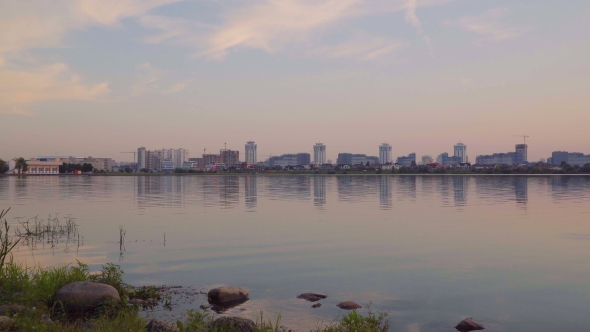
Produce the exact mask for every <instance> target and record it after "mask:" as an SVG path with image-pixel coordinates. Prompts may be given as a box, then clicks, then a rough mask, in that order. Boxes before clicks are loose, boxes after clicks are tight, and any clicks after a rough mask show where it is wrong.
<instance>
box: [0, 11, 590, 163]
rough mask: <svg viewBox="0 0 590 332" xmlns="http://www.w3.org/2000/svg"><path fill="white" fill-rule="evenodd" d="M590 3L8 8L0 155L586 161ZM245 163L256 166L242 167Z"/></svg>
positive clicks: (3, 14) (3, 18)
mask: <svg viewBox="0 0 590 332" xmlns="http://www.w3.org/2000/svg"><path fill="white" fill-rule="evenodd" d="M589 124H590V1H588V0H568V1H555V0H528V1H518V0H399V1H398V0H217V1H215V0H209V1H208V0H186V1H181V0H117V1H114V0H113V1H111V0H83V1H59V0H55V1H49V0H0V134H1V135H2V138H1V140H0V142H1V143H0V158H2V159H5V160H7V159H12V158H14V157H18V156H23V157H25V158H31V157H35V156H38V155H65V156H70V155H72V156H93V157H111V158H114V159H116V160H131V159H132V158H133V156H132V155H126V154H120V153H119V152H121V151H134V150H136V149H137V148H138V147H140V146H145V147H146V148H148V149H162V148H179V147H182V148H186V149H189V150H190V156H191V157H196V156H199V155H200V154H201V153H202V152H203V149H204V148H207V151H208V152H212V151H216V150H219V149H222V148H223V147H224V143H225V142H227V147H228V148H231V149H238V150H240V154H241V155H243V151H244V144H245V143H246V141H248V140H254V141H256V143H257V144H258V159H259V160H262V159H265V158H266V157H267V156H268V155H270V154H273V155H279V154H283V153H296V152H310V153H311V152H312V146H313V144H314V143H316V142H319V141H321V142H323V143H324V144H326V145H327V154H328V159H332V160H334V161H335V160H336V156H337V154H338V153H339V152H352V153H366V154H369V155H378V146H379V144H381V143H383V142H388V143H390V144H391V145H392V146H393V156H394V157H396V156H401V155H407V154H408V153H411V152H416V153H417V155H418V157H420V156H422V155H425V154H429V155H432V156H433V157H436V156H437V155H438V154H440V153H442V152H449V153H451V154H452V153H453V145H454V144H455V143H457V142H463V143H465V144H466V145H467V152H468V155H469V159H470V161H472V162H474V161H475V156H476V155H479V154H491V153H493V152H508V151H513V150H514V145H515V144H517V143H521V142H522V137H521V138H519V137H516V135H523V134H527V135H529V136H530V137H529V138H528V139H527V143H528V144H529V160H530V161H532V160H538V159H539V158H546V157H548V156H550V154H551V152H552V151H554V150H567V151H571V152H573V151H579V152H584V153H590V144H589V143H590V130H589V129H588V127H589ZM242 159H243V157H242Z"/></svg>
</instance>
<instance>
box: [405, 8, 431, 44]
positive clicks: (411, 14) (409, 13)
mask: <svg viewBox="0 0 590 332" xmlns="http://www.w3.org/2000/svg"><path fill="white" fill-rule="evenodd" d="M417 5H418V0H407V2H406V22H408V23H410V24H411V25H412V26H413V27H414V28H416V30H417V31H418V34H419V35H420V37H421V38H422V40H423V41H424V44H426V46H427V47H428V50H429V52H430V54H431V55H434V47H433V46H432V40H431V39H430V37H429V36H428V35H427V34H426V33H425V32H424V28H423V27H422V22H420V19H419V18H418V15H416V6H417Z"/></svg>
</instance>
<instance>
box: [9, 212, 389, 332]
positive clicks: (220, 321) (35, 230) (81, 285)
mask: <svg viewBox="0 0 590 332" xmlns="http://www.w3.org/2000/svg"><path fill="white" fill-rule="evenodd" d="M9 211H10V209H7V210H2V211H0V330H1V331H14V332H16V331H48V332H74V331H97V332H115V331H148V332H156V331H158V332H172V331H177V332H234V331H235V332H289V331H295V330H291V329H290V328H297V327H290V328H287V327H284V326H282V325H281V316H280V315H278V316H277V317H276V319H268V318H265V315H264V313H263V312H260V313H259V315H258V316H257V317H252V318H253V320H251V319H245V318H238V317H230V316H216V315H215V314H214V313H213V312H212V311H210V309H213V310H215V311H217V310H216V306H217V308H219V306H222V307H223V305H224V304H228V305H229V306H235V305H236V303H235V302H232V301H233V300H235V298H234V296H242V297H244V298H242V299H240V302H239V304H241V303H243V302H245V301H247V300H248V299H249V292H248V291H247V290H244V289H242V288H238V287H220V288H216V289H212V290H210V291H209V293H208V295H207V296H208V299H209V302H210V303H211V305H212V307H211V308H209V306H201V307H200V310H196V309H195V310H188V311H187V312H186V315H184V317H186V318H185V319H184V320H183V321H180V320H178V321H175V322H164V321H161V320H157V319H149V318H146V317H143V316H142V315H141V312H142V310H144V309H150V308H154V307H155V306H158V305H160V306H162V307H164V308H167V309H168V310H172V307H173V303H172V300H171V295H170V294H171V292H172V291H171V289H175V288H182V287H180V286H160V287H158V286H140V287H133V286H130V285H128V284H126V283H124V282H123V276H124V272H123V271H122V270H121V268H120V266H118V265H115V264H112V263H106V264H105V265H102V269H101V270H100V271H94V272H91V271H90V269H89V267H88V265H86V264H84V263H82V262H80V261H77V262H76V263H74V264H69V265H65V266H57V267H48V268H41V267H39V266H33V267H29V266H25V265H23V264H22V263H18V262H15V261H14V259H13V256H12V254H11V250H12V249H13V248H14V247H15V246H16V245H18V244H19V243H21V241H24V242H26V241H27V236H32V237H41V236H44V237H45V238H47V237H49V238H52V237H56V236H68V238H70V237H71V236H69V234H70V233H73V234H75V235H76V236H77V234H78V233H77V229H76V227H77V226H76V225H75V224H72V222H71V220H68V221H66V225H65V226H64V227H65V228H64V227H62V226H60V224H59V221H58V220H55V219H51V220H48V222H47V224H46V225H45V224H43V223H41V222H35V223H34V224H32V225H31V224H28V223H23V222H19V223H20V225H21V227H25V225H28V226H32V227H25V230H24V231H22V230H20V229H17V230H16V231H14V232H13V233H14V235H11V231H10V224H9V222H8V221H7V219H6V216H7V214H8V212H9ZM51 225H53V226H51ZM17 227H18V226H17ZM74 237H75V236H74ZM66 243H67V241H66ZM26 245H28V244H26ZM228 289H229V291H227V290H228ZM232 289H237V290H239V293H237V295H236V293H234V294H232V292H231V290H232ZM212 293H214V294H216V295H215V296H213V295H212ZM244 293H245V295H244ZM303 295H309V294H303ZM303 295H301V296H303ZM312 295H313V294H312ZM220 296H221V298H219V297H220ZM224 296H225V299H224V298H223V297H224ZM317 296H319V298H313V299H308V301H312V302H315V301H318V300H320V299H321V298H322V297H321V296H322V295H317ZM323 298H325V296H323ZM217 300H221V301H222V302H217ZM226 300H228V301H229V302H224V301H226ZM350 303H352V304H354V305H355V306H353V307H350V308H345V309H351V311H349V312H348V313H347V314H345V315H343V316H342V317H340V319H338V320H336V321H334V322H332V323H329V324H327V325H323V326H320V324H319V323H318V327H317V328H316V329H313V330H311V331H312V332H348V331H350V332H353V331H355V332H356V331H358V332H385V331H388V329H389V320H388V319H387V314H385V313H380V312H377V313H374V312H372V311H371V310H369V312H368V314H367V315H361V314H360V313H357V311H356V310H353V309H356V308H359V307H360V306H358V305H356V303H354V302H342V303H340V304H339V306H340V305H347V304H348V305H350ZM229 306H228V307H229ZM316 306H317V307H319V306H320V305H318V304H317V303H316V304H314V308H315V307H316ZM341 308H344V307H341ZM369 309H370V308H369Z"/></svg>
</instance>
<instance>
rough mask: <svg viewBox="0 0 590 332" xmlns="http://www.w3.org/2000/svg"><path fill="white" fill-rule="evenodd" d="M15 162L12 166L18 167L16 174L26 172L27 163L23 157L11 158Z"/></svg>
mask: <svg viewBox="0 0 590 332" xmlns="http://www.w3.org/2000/svg"><path fill="white" fill-rule="evenodd" d="M13 160H14V162H15V165H14V168H16V169H18V174H22V172H26V171H27V168H28V167H29V165H28V164H27V161H26V160H25V158H23V157H18V158H14V159H13Z"/></svg>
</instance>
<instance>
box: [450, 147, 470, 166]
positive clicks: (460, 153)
mask: <svg viewBox="0 0 590 332" xmlns="http://www.w3.org/2000/svg"><path fill="white" fill-rule="evenodd" d="M454 156H455V157H459V158H461V162H462V163H467V162H469V161H468V158H467V145H465V144H463V143H457V144H455V154H454Z"/></svg>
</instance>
